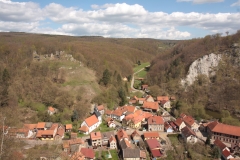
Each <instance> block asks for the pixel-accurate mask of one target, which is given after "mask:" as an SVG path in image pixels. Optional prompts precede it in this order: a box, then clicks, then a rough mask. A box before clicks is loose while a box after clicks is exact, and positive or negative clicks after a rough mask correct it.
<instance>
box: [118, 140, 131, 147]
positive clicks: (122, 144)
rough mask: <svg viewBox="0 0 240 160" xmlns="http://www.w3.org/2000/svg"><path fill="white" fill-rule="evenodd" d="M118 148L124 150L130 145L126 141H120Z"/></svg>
mask: <svg viewBox="0 0 240 160" xmlns="http://www.w3.org/2000/svg"><path fill="white" fill-rule="evenodd" d="M119 144H120V147H121V149H126V148H129V147H130V143H129V141H128V140H126V139H125V140H123V141H121V142H120V143H119Z"/></svg>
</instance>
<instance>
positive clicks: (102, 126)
mask: <svg viewBox="0 0 240 160" xmlns="http://www.w3.org/2000/svg"><path fill="white" fill-rule="evenodd" d="M113 130H114V128H109V127H108V126H107V123H106V122H102V123H101V124H100V126H99V127H98V128H97V129H96V131H100V132H108V131H113Z"/></svg>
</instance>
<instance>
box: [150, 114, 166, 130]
mask: <svg viewBox="0 0 240 160" xmlns="http://www.w3.org/2000/svg"><path fill="white" fill-rule="evenodd" d="M148 131H164V120H163V118H162V117H161V116H152V117H150V118H148Z"/></svg>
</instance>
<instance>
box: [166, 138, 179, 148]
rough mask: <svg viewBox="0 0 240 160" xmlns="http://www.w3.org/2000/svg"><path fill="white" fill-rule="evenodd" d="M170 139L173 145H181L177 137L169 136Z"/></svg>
mask: <svg viewBox="0 0 240 160" xmlns="http://www.w3.org/2000/svg"><path fill="white" fill-rule="evenodd" d="M168 138H169V139H170V141H171V143H172V144H173V145H175V146H176V145H178V144H180V143H179V140H178V138H177V136H169V137H168Z"/></svg>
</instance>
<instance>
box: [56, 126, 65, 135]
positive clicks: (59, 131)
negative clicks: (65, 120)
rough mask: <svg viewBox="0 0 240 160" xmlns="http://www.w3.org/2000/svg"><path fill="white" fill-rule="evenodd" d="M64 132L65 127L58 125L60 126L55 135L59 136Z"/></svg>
mask: <svg viewBox="0 0 240 160" xmlns="http://www.w3.org/2000/svg"><path fill="white" fill-rule="evenodd" d="M64 133H65V129H64V127H60V128H58V130H57V135H59V136H61V137H62V136H64Z"/></svg>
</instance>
